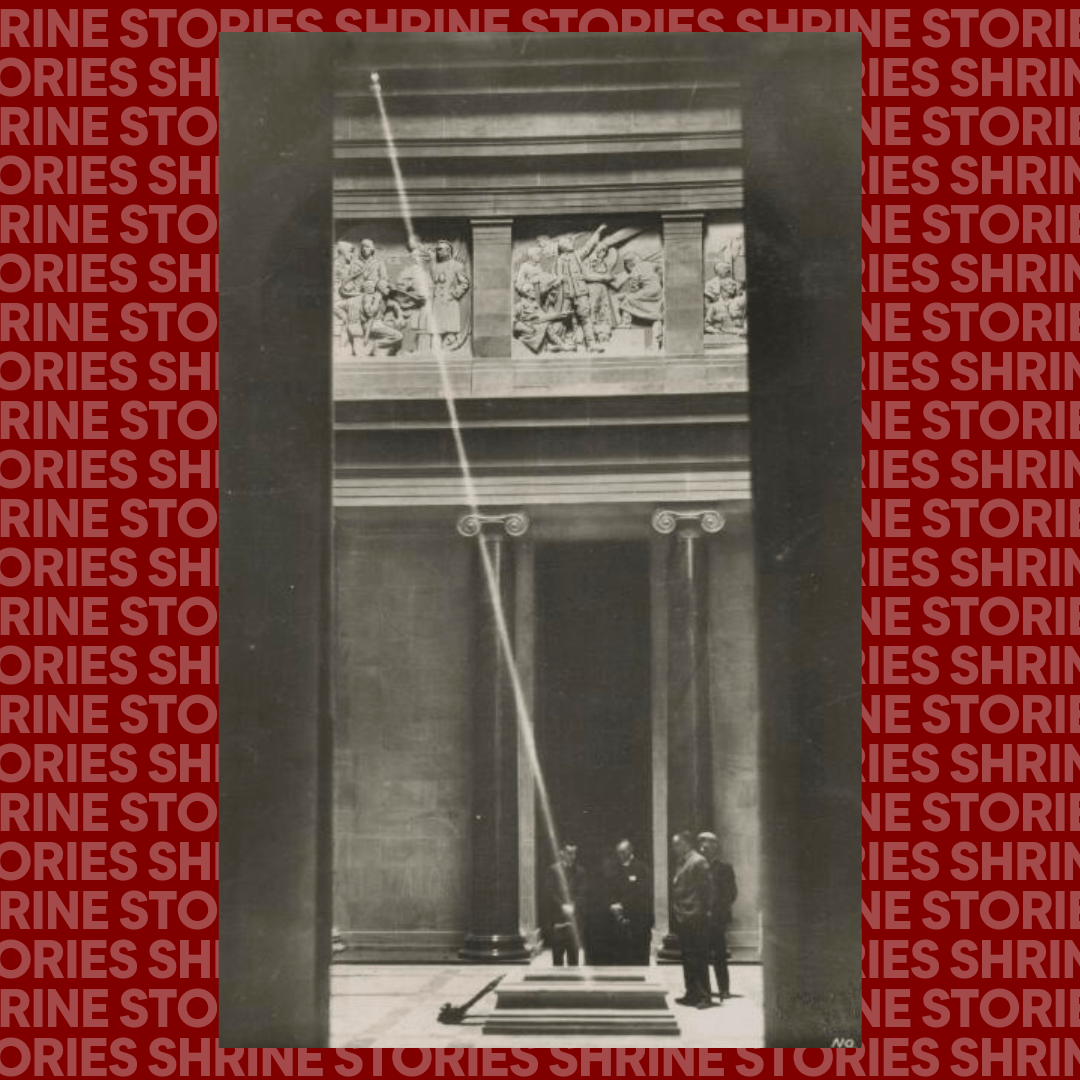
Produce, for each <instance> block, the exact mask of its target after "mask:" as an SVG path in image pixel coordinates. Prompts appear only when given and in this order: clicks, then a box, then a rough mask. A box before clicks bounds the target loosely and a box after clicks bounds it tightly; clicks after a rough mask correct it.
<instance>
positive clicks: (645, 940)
mask: <svg viewBox="0 0 1080 1080" xmlns="http://www.w3.org/2000/svg"><path fill="white" fill-rule="evenodd" d="M672 851H673V864H672V866H673V874H672V879H671V890H670V894H669V895H670V916H671V929H672V931H673V932H674V933H675V934H676V935H677V937H678V941H679V951H680V953H681V956H682V966H683V978H684V981H685V985H686V991H685V993H684V995H683V996H682V997H681V998H677V999H676V1002H677V1003H678V1004H680V1005H687V1006H693V1007H696V1008H699V1009H704V1008H708V1007H709V1006H711V1005H712V1004H713V1001H712V992H711V988H710V982H709V965H710V963H711V964H712V967H713V971H714V972H715V976H716V989H717V994H718V996H719V999H720V1001H721V1002H723V1000H724V999H725V998H728V997H730V996H731V983H730V977H729V974H728V964H727V931H728V926H729V925H730V923H731V907H732V905H733V904H734V903H735V900H736V898H737V896H738V886H737V884H736V880H735V871H734V869H733V868H732V866H731V864H730V863H727V862H725V861H724V860H723V859H722V858H721V857H720V842H719V840H718V838H717V836H716V834H715V833H711V832H703V833H700V834H699V835H698V836H697V837H695V836H694V835H693V834H692V833H686V832H682V833H678V834H676V836H675V837H674V839H673V841H672ZM577 855H578V849H577V845H576V844H574V843H564V844H563V845H562V847H561V848H560V850H559V858H558V861H557V862H555V863H554V864H553V865H552V866H550V867H549V868H548V873H547V887H546V890H545V895H544V903H545V911H544V913H543V914H544V918H543V925H544V935H545V938H546V941H547V944H548V945H549V946H550V947H551V954H552V961H553V963H554V964H555V966H556V967H561V966H562V965H563V964H564V963H567V964H570V965H572V966H573V965H576V964H577V963H578V961H579V957H580V955H581V953H582V952H584V954H585V962H586V963H588V964H627V965H639V966H645V965H647V964H648V963H649V955H650V943H651V938H652V927H653V898H652V893H653V890H652V874H651V872H650V870H649V866H648V864H647V863H646V862H645V861H644V860H642V859H640V858H638V856H637V854H636V853H635V851H634V846H633V844H632V843H631V842H630V841H629V840H625V839H624V840H620V841H619V843H618V844H616V846H615V850H614V852H613V854H612V856H611V857H609V858H607V859H605V860H604V863H603V865H602V867H601V869H600V872H599V874H597V875H591V874H590V873H589V872H588V871H587V870H586V869H585V868H584V867H583V866H581V864H580V863H579V862H578V859H577Z"/></svg>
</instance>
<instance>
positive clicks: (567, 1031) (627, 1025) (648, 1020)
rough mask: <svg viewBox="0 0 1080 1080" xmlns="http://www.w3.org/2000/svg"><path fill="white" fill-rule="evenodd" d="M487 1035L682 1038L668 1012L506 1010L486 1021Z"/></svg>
mask: <svg viewBox="0 0 1080 1080" xmlns="http://www.w3.org/2000/svg"><path fill="white" fill-rule="evenodd" d="M484 1034H485V1035H635V1036H641V1035H663V1036H674V1037H678V1035H679V1025H678V1023H677V1022H676V1020H675V1017H674V1016H673V1015H672V1014H671V1012H669V1011H668V1010H667V1009H561V1010H557V1011H555V1010H551V1009H507V1010H496V1011H495V1012H494V1013H492V1014H491V1015H490V1016H488V1017H487V1018H486V1019H485V1021H484Z"/></svg>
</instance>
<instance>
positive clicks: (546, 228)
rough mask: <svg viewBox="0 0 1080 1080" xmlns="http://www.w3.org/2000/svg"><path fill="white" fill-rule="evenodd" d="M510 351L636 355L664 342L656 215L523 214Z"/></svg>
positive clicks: (515, 268)
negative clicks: (571, 217) (634, 219)
mask: <svg viewBox="0 0 1080 1080" xmlns="http://www.w3.org/2000/svg"><path fill="white" fill-rule="evenodd" d="M512 282H513V291H514V311H513V338H514V342H513V352H514V355H516V356H525V357H527V356H553V355H559V354H561V353H574V354H579V355H595V354H602V353H614V354H617V355H633V354H636V353H655V352H659V351H661V349H662V347H663V333H664V281H663V252H662V246H661V241H660V236H659V232H658V229H657V226H656V224H655V223H653V224H648V223H609V222H599V223H597V224H593V223H581V222H565V221H552V220H544V219H531V220H525V221H523V222H521V223H520V226H519V227H518V228H516V229H515V239H514V245H513V266H512Z"/></svg>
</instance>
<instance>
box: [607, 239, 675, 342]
mask: <svg viewBox="0 0 1080 1080" xmlns="http://www.w3.org/2000/svg"><path fill="white" fill-rule="evenodd" d="M612 285H613V286H614V288H615V289H616V290H617V294H616V305H617V307H618V315H619V323H620V325H622V326H631V325H632V324H633V323H634V322H635V321H636V322H640V323H645V324H647V325H648V326H649V327H650V328H651V330H652V335H653V340H654V343H655V344H656V345H659V344H660V342H661V339H662V336H663V328H664V283H663V280H662V279H661V277H660V268H659V267H658V266H657V265H656V263H655V262H653V261H652V260H651V259H644V258H642V257H641V256H640V255H637V254H635V253H634V252H632V251H629V252H627V253H626V257H625V258H624V259H623V272H622V273H621V274H619V275H618V276H617V277H616V278H615V279H614V281H613V282H612Z"/></svg>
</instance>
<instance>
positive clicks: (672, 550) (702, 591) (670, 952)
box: [652, 509, 724, 959]
mask: <svg viewBox="0 0 1080 1080" xmlns="http://www.w3.org/2000/svg"><path fill="white" fill-rule="evenodd" d="M652 525H653V528H654V529H655V530H656V531H657V532H658V533H660V534H661V535H663V536H669V537H670V538H671V539H670V540H669V542H668V543H669V547H668V553H667V595H668V605H667V623H668V625H667V687H666V691H667V695H666V696H667V730H668V753H667V762H668V774H667V811H668V832H669V833H671V834H674V833H676V832H679V831H681V830H683V829H689V830H692V831H693V832H694V833H695V834H696V833H698V832H701V831H703V830H705V829H712V828H713V827H714V822H713V790H712V784H713V776H712V738H711V733H710V713H709V652H708V636H707V630H708V619H707V612H708V578H707V566H706V561H707V559H706V556H707V552H706V543H705V537H706V535H709V534H713V533H718V532H719V531H720V530H721V529H722V528H723V527H724V517H723V515H722V514H721V513H719V511H717V510H667V509H660V510H657V511H656V512H655V513H654V514H653V518H652ZM668 839H670V837H669V838H668ZM660 955H661V958H662V959H675V958H676V957H677V956H678V943H677V941H676V940H675V938H674V937H673V935H670V934H669V935H668V936H667V937H666V938H665V940H664V945H663V949H662V950H661V954H660Z"/></svg>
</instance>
